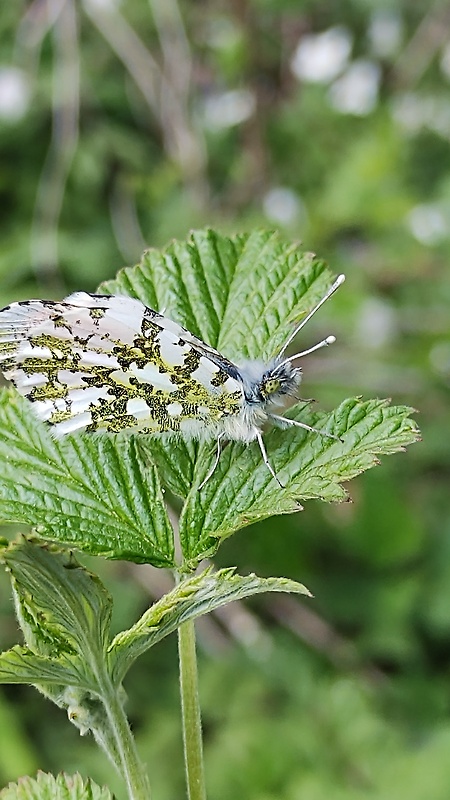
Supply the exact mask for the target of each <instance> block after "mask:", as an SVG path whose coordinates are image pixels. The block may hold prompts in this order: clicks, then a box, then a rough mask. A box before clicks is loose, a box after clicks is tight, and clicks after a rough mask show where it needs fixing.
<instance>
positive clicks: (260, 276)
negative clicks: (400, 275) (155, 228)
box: [99, 230, 332, 497]
mask: <svg viewBox="0 0 450 800" xmlns="http://www.w3.org/2000/svg"><path fill="white" fill-rule="evenodd" d="M331 280H332V275H331V272H330V271H329V270H328V269H327V267H326V265H325V264H324V262H323V261H320V260H319V259H317V258H315V256H314V255H313V254H312V253H307V252H306V253H305V252H304V251H303V250H301V249H300V247H299V246H298V245H297V244H289V243H287V242H285V241H283V239H282V238H281V237H280V236H279V234H278V233H274V232H273V231H254V232H253V233H249V234H238V235H236V236H234V237H231V238H228V237H225V236H221V235H220V234H218V233H216V232H215V231H212V230H203V231H201V230H200V231H194V232H192V234H191V237H190V239H189V240H188V241H187V242H180V241H174V242H172V243H171V244H170V245H169V246H168V247H166V248H165V249H164V250H161V251H160V250H154V249H151V250H147V251H146V252H145V254H144V256H143V258H142V261H141V263H140V264H139V265H137V266H136V267H131V268H126V269H123V270H121V271H120V272H119V273H118V276H117V278H116V280H113V281H107V282H106V283H103V284H102V285H101V286H100V287H99V291H100V292H109V293H111V294H129V295H132V296H133V297H138V298H139V299H140V300H141V301H142V302H143V303H145V304H146V305H147V306H150V307H151V308H155V309H156V310H160V309H165V314H166V315H167V316H168V317H171V318H172V319H174V320H176V321H177V322H179V323H180V324H181V325H184V327H186V328H187V329H188V330H189V331H191V332H192V333H194V334H196V335H197V336H199V337H200V338H201V339H203V341H205V342H207V344H210V345H212V346H213V347H216V348H217V349H218V350H219V351H220V352H221V353H223V355H225V356H226V357H227V358H229V359H231V360H232V361H234V362H235V363H237V364H239V363H242V361H245V360H246V359H256V360H260V359H267V360H270V359H271V358H272V357H273V356H274V355H276V353H277V352H278V351H279V350H280V348H281V346H282V345H283V344H284V342H285V341H286V339H287V338H288V336H289V334H290V333H291V331H292V328H293V325H294V323H295V322H296V321H298V320H299V319H301V317H302V316H303V315H304V314H305V313H306V312H307V311H309V310H310V309H311V308H312V306H313V305H314V304H315V303H316V302H317V301H318V300H319V299H320V298H321V297H322V296H323V295H324V293H325V291H326V289H327V288H328V287H329V286H330V284H331ZM140 447H141V451H142V450H144V449H147V450H148V452H149V458H151V460H152V461H153V463H154V464H156V465H157V466H158V470H159V472H160V475H161V477H162V479H163V480H164V482H165V483H166V485H167V486H168V487H169V488H170V489H171V491H172V492H174V493H175V494H178V495H179V496H180V497H186V496H187V494H188V492H189V490H190V488H191V485H192V482H193V480H194V477H195V473H196V467H197V464H198V463H200V468H201V469H202V466H203V463H204V461H205V459H208V463H210V458H209V454H210V451H211V447H210V446H207V447H206V449H205V448H199V447H198V445H197V444H195V443H186V442H184V441H182V440H178V441H176V440H174V439H173V438H172V439H171V440H170V442H168V441H166V440H164V439H163V438H161V437H142V438H141V445H140ZM212 449H214V446H213V448H212ZM202 472H203V469H202Z"/></svg>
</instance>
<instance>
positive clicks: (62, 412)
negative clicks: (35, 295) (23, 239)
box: [0, 292, 244, 435]
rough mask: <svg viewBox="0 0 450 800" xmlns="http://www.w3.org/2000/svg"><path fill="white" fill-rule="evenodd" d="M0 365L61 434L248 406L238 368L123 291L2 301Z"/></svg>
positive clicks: (214, 416) (176, 425)
mask: <svg viewBox="0 0 450 800" xmlns="http://www.w3.org/2000/svg"><path fill="white" fill-rule="evenodd" d="M0 368H1V369H2V371H3V372H4V374H5V376H6V377H7V378H8V379H9V380H11V381H12V382H13V383H14V385H15V386H16V387H17V389H18V390H19V392H20V393H21V394H22V395H24V396H25V397H27V398H28V400H30V401H31V402H32V403H33V407H34V410H35V412H36V413H37V415H38V417H39V418H40V419H41V420H44V421H45V422H48V423H49V424H50V425H52V427H53V430H54V432H55V433H56V434H57V435H64V434H66V433H73V432H74V431H78V430H86V431H89V432H91V431H101V430H103V431H110V432H118V431H121V430H134V431H141V432H144V433H157V432H163V431H182V432H183V431H185V432H186V433H194V434H195V433H198V432H200V431H201V429H205V428H208V427H211V428H212V429H214V430H216V429H217V426H218V425H219V426H220V424H221V422H222V421H223V420H224V418H225V417H227V416H230V415H237V414H239V413H240V411H241V410H242V406H243V402H244V395H243V384H242V380H241V378H240V374H239V370H238V368H237V367H236V366H235V365H234V364H232V363H231V362H230V361H228V360H227V359H226V358H224V357H223V356H222V355H221V354H220V353H218V352H217V351H216V350H214V349H213V348H211V347H209V346H208V345H206V344H205V343H204V342H202V341H200V340H199V339H197V338H196V337H195V336H193V335H192V334H191V333H189V332H188V331H187V330H185V329H184V328H182V327H181V326H180V325H178V324H177V323H176V322H173V321H172V320H170V319H168V318H167V317H165V316H164V315H162V314H158V313H157V312H156V311H153V310H152V309H150V308H147V307H146V306H144V305H143V304H142V303H141V302H140V301H139V300H135V299H133V298H130V297H121V296H118V295H116V296H102V295H89V294H86V293H84V292H77V293H76V294H73V295H70V297H67V298H66V299H65V300H64V301H62V302H59V303H58V302H53V301H49V300H48V301H47V300H28V301H24V302H19V303H12V305H10V306H7V307H6V308H5V309H3V310H2V311H0Z"/></svg>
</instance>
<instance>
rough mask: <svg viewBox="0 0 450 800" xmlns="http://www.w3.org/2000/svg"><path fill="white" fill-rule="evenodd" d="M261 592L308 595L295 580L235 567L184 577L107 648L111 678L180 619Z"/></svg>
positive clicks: (118, 675)
mask: <svg viewBox="0 0 450 800" xmlns="http://www.w3.org/2000/svg"><path fill="white" fill-rule="evenodd" d="M262 592H295V593H296V594H305V595H308V596H311V595H310V593H309V591H308V589H306V587H305V586H303V585H302V584H301V583H297V582H296V581H291V580H288V579H287V578H259V577H258V576H257V575H246V576H243V575H236V574H235V572H234V569H222V570H219V571H218V572H214V571H212V570H211V569H207V570H205V571H204V572H202V573H201V574H200V575H195V576H194V577H191V578H187V579H186V580H184V581H183V582H182V583H179V584H178V586H176V587H175V588H174V589H172V591H171V592H169V593H168V594H166V595H165V596H164V597H163V598H161V600H159V601H158V602H156V603H154V605H152V606H151V608H149V610H148V611H146V612H145V614H144V615H143V616H142V617H141V619H140V620H139V621H138V622H137V623H136V624H135V625H133V627H132V628H130V629H129V630H127V631H122V632H121V633H119V634H118V635H117V636H116V637H115V639H114V640H113V642H112V644H111V646H110V650H109V659H110V671H111V675H112V677H113V680H114V682H115V683H116V684H120V683H121V681H122V680H123V677H124V675H125V674H126V672H127V671H128V669H129V668H130V666H131V665H132V664H133V662H134V661H135V660H136V658H137V657H138V656H139V655H141V653H143V652H145V651H146V650H148V649H149V647H152V646H153V645H154V644H156V643H157V642H159V641H160V640H161V639H163V638H164V637H165V636H168V635H169V633H172V632H173V631H174V630H176V628H178V627H179V625H181V624H182V623H183V622H187V621H188V620H192V619H195V618H196V617H199V616H201V615H202V614H207V613H208V612H210V611H214V610H215V609H216V608H220V606H224V605H226V604H227V603H231V602H232V601H233V600H242V599H243V598H244V597H250V596H251V595H254V594H260V593H262Z"/></svg>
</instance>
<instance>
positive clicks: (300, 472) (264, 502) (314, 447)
mask: <svg viewBox="0 0 450 800" xmlns="http://www.w3.org/2000/svg"><path fill="white" fill-rule="evenodd" d="M412 412H413V409H411V408H408V407H407V406H390V405H389V402H388V401H387V400H369V401H366V402H363V401H362V400H360V399H359V398H355V399H349V400H345V401H344V402H343V403H342V404H341V405H340V406H339V407H338V408H337V409H336V410H335V411H334V412H333V413H331V414H324V413H314V412H312V411H311V409H310V407H308V408H306V409H305V408H304V407H303V408H302V407H301V406H298V407H297V408H294V409H291V411H290V412H288V413H287V414H286V417H287V418H291V419H297V420H299V421H302V422H306V423H307V424H309V425H314V426H315V427H317V428H319V429H323V430H324V431H327V432H328V433H333V434H335V435H336V436H339V437H342V441H336V440H335V439H330V438H328V437H325V436H320V435H319V434H313V433H310V432H309V431H305V430H301V429H299V428H295V429H291V428H289V429H285V430H279V429H272V430H271V431H269V432H268V433H267V435H265V437H264V440H265V443H266V446H267V452H268V454H269V458H270V461H271V464H272V466H273V468H274V469H275V471H276V473H277V475H278V476H279V478H280V480H281V481H282V482H283V483H284V485H285V486H286V488H285V489H281V488H280V486H278V484H277V483H276V481H275V480H274V479H273V478H272V476H271V474H270V472H269V470H268V469H267V467H266V466H265V464H264V462H263V461H262V458H261V453H260V451H259V448H258V445H257V443H255V442H253V443H252V444H250V445H245V444H242V445H241V444H235V445H232V446H231V447H230V446H227V447H225V448H224V451H223V452H222V454H221V458H220V461H219V464H218V466H217V469H216V470H215V472H214V475H213V477H212V478H211V479H210V480H209V481H208V482H207V483H206V484H205V486H204V487H203V489H202V490H201V492H199V491H198V483H199V482H201V481H202V480H203V478H204V476H205V475H206V474H207V471H208V468H209V465H210V462H209V461H205V464H204V466H203V469H202V471H200V468H199V470H198V475H197V481H196V483H194V485H193V486H192V489H191V491H190V493H189V495H188V498H187V500H186V503H185V505H184V508H183V512H182V515H181V519H180V540H181V543H182V547H183V552H184V554H185V557H186V558H187V560H188V562H190V566H192V565H193V564H194V563H195V562H196V561H198V560H200V559H201V558H204V557H205V556H206V555H212V554H213V553H214V552H215V550H216V549H217V547H218V546H219V544H220V541H222V540H223V539H225V538H226V537H227V536H230V534H232V533H234V532H235V531H237V530H239V529H240V528H243V527H244V526H246V525H250V524H251V523H253V522H257V521H258V520H261V519H265V518H266V517H269V516H273V515H274V514H289V513H293V512H295V511H299V510H301V506H300V501H301V500H307V499H311V498H317V499H321V500H326V501H341V500H345V499H346V497H347V492H346V491H345V490H344V489H343V488H342V486H341V484H342V483H343V482H344V481H348V480H350V479H351V478H354V477H355V475H358V474H359V473H360V472H363V471H364V470H366V469H370V468H371V467H373V466H375V465H376V464H378V463H379V461H378V457H377V456H378V455H381V454H385V455H387V454H390V453H395V452H398V451H401V450H404V448H405V447H406V445H408V444H412V443H413V442H415V441H417V440H418V438H419V432H418V429H417V426H416V424H415V422H414V421H413V420H412V419H410V417H409V415H410V414H411V413H412Z"/></svg>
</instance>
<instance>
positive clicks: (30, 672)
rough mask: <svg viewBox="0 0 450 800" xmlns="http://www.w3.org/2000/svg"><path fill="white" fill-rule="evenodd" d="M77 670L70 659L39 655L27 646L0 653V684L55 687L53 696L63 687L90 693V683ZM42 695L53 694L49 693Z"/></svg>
mask: <svg viewBox="0 0 450 800" xmlns="http://www.w3.org/2000/svg"><path fill="white" fill-rule="evenodd" d="M71 661H72V663H71ZM78 667H79V664H78V663H77V660H76V659H75V658H73V657H72V658H71V657H68V656H62V657H60V658H51V657H50V656H49V657H46V656H40V655H37V654H36V653H34V652H33V651H32V650H30V649H29V648H28V647H20V646H19V645H15V646H14V647H12V648H11V649H10V650H5V651H4V652H3V653H0V683H26V684H28V685H32V686H35V685H37V684H40V685H42V686H46V687H52V686H53V687H58V691H57V694H59V693H60V692H59V687H62V686H65V685H71V686H77V687H78V688H80V689H83V690H85V691H89V690H91V689H92V685H91V682H90V681H89V680H87V679H86V678H85V676H84V675H83V673H82V672H81V671H80V670H79V668H78ZM44 694H47V695H48V694H53V693H52V692H51V691H49V692H44Z"/></svg>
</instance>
